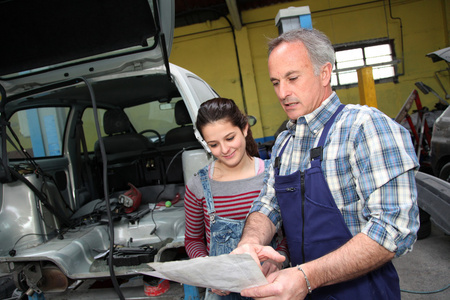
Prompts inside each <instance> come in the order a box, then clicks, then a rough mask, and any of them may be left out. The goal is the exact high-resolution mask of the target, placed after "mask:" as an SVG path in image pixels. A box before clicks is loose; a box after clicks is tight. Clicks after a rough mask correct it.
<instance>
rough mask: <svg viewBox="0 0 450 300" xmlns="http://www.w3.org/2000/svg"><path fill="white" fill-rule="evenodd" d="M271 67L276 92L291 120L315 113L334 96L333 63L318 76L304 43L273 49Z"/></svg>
mask: <svg viewBox="0 0 450 300" xmlns="http://www.w3.org/2000/svg"><path fill="white" fill-rule="evenodd" d="M268 65H269V76H270V81H272V84H273V87H274V89H275V93H276V94H277V96H278V99H279V101H280V104H281V107H283V109H284V111H285V112H286V114H287V116H288V117H289V119H291V120H296V119H298V118H299V117H301V116H304V115H307V114H309V113H311V112H313V111H314V110H315V109H316V108H318V107H319V106H320V104H321V103H322V101H324V100H325V99H326V98H327V97H328V96H329V95H330V94H331V87H330V84H329V80H330V76H331V64H326V65H325V66H323V67H322V68H321V69H320V72H319V74H318V75H315V74H314V68H313V65H312V63H311V60H310V59H309V55H308V52H307V50H306V48H305V46H304V45H303V43H301V42H293V43H286V42H283V43H281V44H280V45H278V46H277V47H276V48H275V49H273V50H272V52H271V54H270V56H269V62H268ZM328 73H329V74H328Z"/></svg>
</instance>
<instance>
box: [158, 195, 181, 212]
mask: <svg viewBox="0 0 450 300" xmlns="http://www.w3.org/2000/svg"><path fill="white" fill-rule="evenodd" d="M178 201H180V193H177V194H176V195H175V197H173V199H172V201H171V202H172V205H174V204H175V203H177V202H178ZM163 206H166V201H160V202H158V203H157V204H156V208H159V207H163Z"/></svg>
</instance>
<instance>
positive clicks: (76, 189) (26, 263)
mask: <svg viewBox="0 0 450 300" xmlns="http://www.w3.org/2000/svg"><path fill="white" fill-rule="evenodd" d="M174 6H175V4H174V1H167V0H153V1H152V0H148V1H147V0H133V1H119V0H113V1H107V2H104V1H72V0H70V1H69V0H66V1H26V5H24V3H23V2H22V1H2V2H1V3H0V18H1V19H2V21H3V22H4V23H5V24H6V23H8V24H17V26H15V25H14V26H13V25H11V26H9V29H8V35H6V36H3V38H4V39H3V41H2V47H1V48H2V50H1V52H0V53H1V55H2V63H1V64H0V91H1V102H0V114H1V147H0V152H1V158H2V159H1V164H0V182H1V183H0V205H1V208H0V241H1V244H0V274H1V275H9V276H10V275H12V277H13V279H14V281H15V283H16V286H17V287H18V288H19V290H21V291H23V292H27V293H28V294H32V293H33V292H37V293H43V294H44V295H45V297H46V298H47V299H53V298H55V299H56V298H57V297H59V296H60V298H64V299H69V298H70V297H72V298H74V299H76V298H77V293H81V292H83V295H84V297H88V291H90V290H93V287H95V286H97V285H98V284H99V283H104V284H106V283H107V282H109V281H110V279H112V285H111V286H110V287H114V288H115V292H116V293H117V294H118V295H120V293H122V292H123V291H122V292H121V289H123V290H126V289H125V288H123V286H122V284H123V283H124V282H125V281H127V280H128V279H130V278H132V277H134V276H136V275H138V274H139V271H140V270H146V269H148V266H147V264H146V262H153V261H168V260H176V259H185V258H187V255H186V253H185V250H184V224H185V223H184V206H183V197H184V189H185V181H187V180H188V178H189V177H190V176H191V175H192V174H193V173H194V172H195V171H197V170H198V169H200V168H201V167H203V166H204V165H205V164H206V163H207V162H208V160H209V159H210V157H209V155H208V153H207V152H206V150H205V149H204V148H203V147H202V145H201V144H200V142H199V141H198V140H197V139H196V137H195V134H194V126H193V123H195V122H193V121H194V120H195V119H196V115H197V110H198V108H199V106H200V104H201V103H202V102H204V101H206V100H208V99H211V98H214V97H218V95H217V93H216V92H215V91H214V90H213V89H212V88H211V87H210V86H209V85H208V84H207V83H206V82H204V81H203V80H202V79H201V78H199V77H198V76H196V75H195V74H193V73H191V72H189V71H187V70H185V69H183V68H181V67H179V66H176V65H173V64H170V63H169V62H168V57H169V54H170V48H171V44H172V38H173V29H174V11H175V8H174ZM110 249H113V251H112V253H113V255H110V251H109V250H110ZM113 266H114V267H113ZM140 290H142V286H141V287H140ZM104 293H106V292H104ZM103 295H105V294H103ZM111 297H112V296H111ZM94 298H95V297H94ZM110 299H111V298H110Z"/></svg>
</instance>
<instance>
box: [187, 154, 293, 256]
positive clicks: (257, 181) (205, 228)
mask: <svg viewBox="0 0 450 300" xmlns="http://www.w3.org/2000/svg"><path fill="white" fill-rule="evenodd" d="M254 160H255V169H256V170H258V172H257V173H258V174H257V175H256V176H254V177H250V178H246V179H241V180H233V181H216V180H213V179H211V176H210V185H211V191H212V195H213V199H214V207H215V209H216V215H218V216H220V217H225V218H230V219H235V220H244V219H245V218H246V216H247V214H248V211H249V210H250V207H251V206H252V203H253V201H254V200H255V199H256V198H257V197H258V196H259V193H260V191H261V189H262V187H263V185H264V184H263V180H264V176H265V173H264V162H263V161H262V160H261V159H259V158H254ZM258 166H261V168H260V167H258ZM211 169H212V168H211V165H210V170H211ZM210 174H211V172H210ZM184 207H185V218H186V231H185V248H186V252H187V254H188V255H189V257H190V258H194V257H200V256H207V255H208V253H209V243H210V222H209V216H208V214H207V213H208V208H207V206H206V201H205V197H204V194H203V188H202V184H201V182H200V176H198V175H197V174H194V176H193V177H192V178H191V179H190V180H189V181H188V183H187V185H186V193H185V196H184ZM205 237H206V243H205ZM285 248H286V247H285Z"/></svg>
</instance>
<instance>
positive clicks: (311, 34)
mask: <svg viewBox="0 0 450 300" xmlns="http://www.w3.org/2000/svg"><path fill="white" fill-rule="evenodd" d="M283 42H286V43H294V42H302V43H303V45H305V47H306V50H307V51H308V55H309V59H311V63H312V65H313V67H314V73H315V75H316V76H317V75H319V72H320V68H321V67H322V66H323V65H325V64H326V63H327V62H329V63H331V65H332V66H333V67H334V61H335V56H334V48H333V45H332V44H331V41H330V39H329V38H328V37H327V36H326V35H325V34H324V33H323V32H321V31H319V30H316V29H305V28H300V29H294V30H290V31H287V32H285V33H283V34H281V35H280V36H278V37H277V38H274V39H273V40H271V41H269V43H268V46H269V51H268V52H269V56H270V54H271V53H272V51H273V50H274V49H275V48H276V47H277V46H279V45H280V44H281V43H283Z"/></svg>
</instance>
